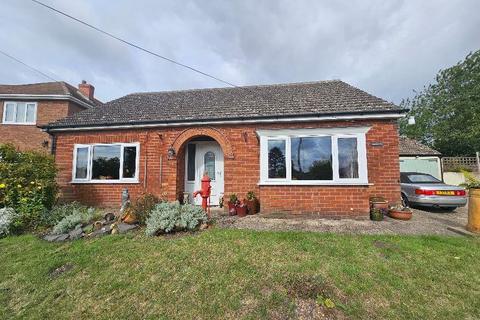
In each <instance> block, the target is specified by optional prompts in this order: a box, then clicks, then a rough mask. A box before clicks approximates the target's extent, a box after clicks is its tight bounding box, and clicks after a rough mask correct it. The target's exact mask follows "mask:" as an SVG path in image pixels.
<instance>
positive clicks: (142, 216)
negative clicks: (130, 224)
mask: <svg viewBox="0 0 480 320" xmlns="http://www.w3.org/2000/svg"><path fill="white" fill-rule="evenodd" d="M160 202H162V200H160V198H158V197H157V196H155V195H153V194H151V193H145V194H143V195H141V196H140V197H138V198H137V200H135V202H134V203H133V204H132V210H133V213H134V214H135V217H136V218H137V220H138V223H140V224H145V221H146V220H147V218H148V216H149V215H150V212H152V210H153V208H154V207H155V205H156V204H158V203H160Z"/></svg>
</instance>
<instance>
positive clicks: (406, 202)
mask: <svg viewBox="0 0 480 320" xmlns="http://www.w3.org/2000/svg"><path fill="white" fill-rule="evenodd" d="M402 205H403V206H404V207H410V202H409V201H408V198H407V196H406V195H405V194H403V193H402Z"/></svg>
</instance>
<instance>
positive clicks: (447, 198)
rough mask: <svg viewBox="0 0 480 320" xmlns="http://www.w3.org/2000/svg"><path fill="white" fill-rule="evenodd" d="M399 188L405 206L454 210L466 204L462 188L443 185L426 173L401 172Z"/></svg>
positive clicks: (465, 196)
mask: <svg viewBox="0 0 480 320" xmlns="http://www.w3.org/2000/svg"><path fill="white" fill-rule="evenodd" d="M400 186H401V189H402V200H403V204H404V205H405V206H423V207H437V208H442V209H445V210H455V208H457V207H463V206H464V205H466V204H467V195H466V192H465V189H464V188H462V187H457V186H452V185H448V184H445V183H443V182H442V181H440V180H438V179H437V178H435V177H433V176H431V175H429V174H426V173H418V172H401V173H400Z"/></svg>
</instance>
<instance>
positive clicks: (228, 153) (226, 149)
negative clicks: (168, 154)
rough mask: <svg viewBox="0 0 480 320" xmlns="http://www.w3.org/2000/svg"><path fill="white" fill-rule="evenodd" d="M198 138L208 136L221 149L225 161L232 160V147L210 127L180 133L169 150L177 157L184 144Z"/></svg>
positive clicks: (219, 132) (222, 135) (219, 133)
mask: <svg viewBox="0 0 480 320" xmlns="http://www.w3.org/2000/svg"><path fill="white" fill-rule="evenodd" d="M199 136H208V137H211V138H213V139H215V140H216V141H217V142H218V143H219V144H220V146H221V147H222V151H223V154H224V157H225V158H227V159H233V158H234V154H233V147H232V144H231V143H230V141H229V140H228V138H227V137H226V136H225V135H224V134H223V133H222V132H221V131H219V130H217V129H215V128H211V127H203V128H190V129H186V130H184V131H182V132H181V133H180V134H179V135H178V136H177V137H176V138H175V140H174V141H173V143H172V146H171V148H173V150H174V151H175V154H176V155H177V154H178V153H179V152H180V150H181V148H182V147H183V145H184V144H185V142H187V141H188V140H190V139H193V138H196V137H199Z"/></svg>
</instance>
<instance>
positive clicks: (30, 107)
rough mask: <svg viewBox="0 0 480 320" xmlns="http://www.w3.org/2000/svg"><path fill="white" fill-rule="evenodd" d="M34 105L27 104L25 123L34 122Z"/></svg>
mask: <svg viewBox="0 0 480 320" xmlns="http://www.w3.org/2000/svg"><path fill="white" fill-rule="evenodd" d="M35 112H36V108H35V104H33V103H28V104H27V121H26V122H35Z"/></svg>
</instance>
